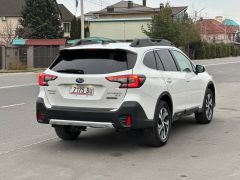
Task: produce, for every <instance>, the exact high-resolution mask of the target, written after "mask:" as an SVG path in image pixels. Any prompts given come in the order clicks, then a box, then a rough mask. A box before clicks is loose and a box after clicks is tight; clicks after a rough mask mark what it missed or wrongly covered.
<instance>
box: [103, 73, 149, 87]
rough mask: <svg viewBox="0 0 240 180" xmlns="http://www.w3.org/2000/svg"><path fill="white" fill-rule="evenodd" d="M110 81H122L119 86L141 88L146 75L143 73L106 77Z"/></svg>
mask: <svg viewBox="0 0 240 180" xmlns="http://www.w3.org/2000/svg"><path fill="white" fill-rule="evenodd" d="M106 79H107V80H108V81H111V82H118V83H120V84H121V85H120V87H119V88H140V87H141V86H142V85H143V84H144V82H145V80H146V77H145V76H143V75H122V76H110V77H106Z"/></svg>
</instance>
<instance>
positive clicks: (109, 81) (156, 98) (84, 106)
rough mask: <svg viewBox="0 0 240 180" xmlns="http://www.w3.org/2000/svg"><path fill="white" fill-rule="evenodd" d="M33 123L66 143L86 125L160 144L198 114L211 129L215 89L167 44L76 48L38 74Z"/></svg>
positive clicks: (199, 68) (208, 78)
mask: <svg viewBox="0 0 240 180" xmlns="http://www.w3.org/2000/svg"><path fill="white" fill-rule="evenodd" d="M39 85H40V93H39V96H38V100H37V121H38V122H39V123H44V124H51V125H52V126H53V127H54V128H55V131H56V134H57V135H58V137H60V138H61V139H63V140H74V139H77V138H78V136H79V135H80V133H81V131H85V130H86V129H87V127H92V128H108V127H113V128H116V129H134V130H135V129H147V130H148V132H150V134H151V136H150V137H151V141H152V143H153V145H154V146H162V145H164V144H165V143H166V142H167V140H168V138H169V134H170V131H171V124H172V122H174V121H175V120H178V119H180V118H181V117H183V116H186V115H191V114H195V118H196V121H197V122H198V123H201V124H207V123H210V122H211V120H212V119H213V112H214V107H215V85H214V82H213V79H212V77H211V76H210V75H209V74H208V73H206V72H205V68H204V67H203V66H201V65H194V63H193V62H191V60H190V59H189V58H188V57H187V56H186V55H185V54H184V53H183V52H182V51H181V50H179V49H177V48H175V47H173V46H171V43H170V42H169V41H166V40H159V41H157V42H153V41H151V40H149V39H138V40H135V41H133V42H132V43H131V44H130V43H102V44H90V45H79V46H75V47H70V48H67V49H64V50H62V51H61V52H60V55H59V56H58V57H57V59H56V60H55V61H54V62H53V64H52V65H51V66H50V67H49V68H48V69H47V70H46V71H45V72H44V73H41V74H39Z"/></svg>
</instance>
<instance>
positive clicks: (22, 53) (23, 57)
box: [18, 47, 27, 66]
mask: <svg viewBox="0 0 240 180" xmlns="http://www.w3.org/2000/svg"><path fill="white" fill-rule="evenodd" d="M18 52H19V61H20V62H21V64H23V65H25V66H27V47H19V48H18Z"/></svg>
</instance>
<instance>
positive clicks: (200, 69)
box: [196, 65, 206, 74]
mask: <svg viewBox="0 0 240 180" xmlns="http://www.w3.org/2000/svg"><path fill="white" fill-rule="evenodd" d="M205 71H206V69H205V67H204V66H202V65H196V73H197V74H199V73H204V72H205Z"/></svg>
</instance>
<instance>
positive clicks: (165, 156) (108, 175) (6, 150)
mask: <svg viewBox="0 0 240 180" xmlns="http://www.w3.org/2000/svg"><path fill="white" fill-rule="evenodd" d="M196 63H200V64H205V65H207V66H206V68H207V71H208V72H209V73H210V74H212V75H213V77H214V78H215V81H216V83H217V92H218V93H217V108H216V111H215V117H214V120H213V122H212V123H211V124H209V125H198V124H196V123H195V121H194V118H193V117H187V118H184V119H183V120H180V121H177V122H176V123H174V125H173V129H172V134H171V137H170V139H169V142H168V144H167V145H166V146H164V147H162V148H152V147H148V146H145V145H144V144H142V143H141V141H140V139H141V136H140V135H139V134H138V133H137V132H121V133H116V132H115V131H114V130H112V129H89V130H88V131H87V132H84V133H82V134H81V136H80V138H79V140H77V141H74V142H63V141H61V140H59V139H58V138H57V137H56V136H55V133H54V131H53V129H52V128H51V127H50V126H48V125H40V124H37V123H36V120H35V101H36V97H37V94H38V87H37V86H36V82H37V76H36V74H32V73H30V74H17V75H16V74H15V75H0V123H1V125H0V180H42V179H48V180H78V179H83V180H88V179H89V180H94V179H100V180H108V179H109V180H113V179H121V180H125V179H128V180H135V179H137V180H142V179H144V180H145V179H148V180H155V179H161V180H178V179H179V180H185V179H186V180H189V179H192V180H222V179H224V180H225V179H227V180H239V179H240V140H239V137H240V131H239V129H240V102H239V101H240V93H239V90H240V78H239V77H240V70H239V69H240V58H230V59H222V60H214V61H196Z"/></svg>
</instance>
